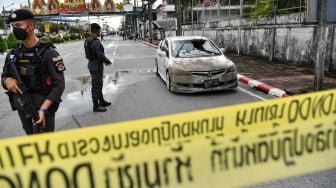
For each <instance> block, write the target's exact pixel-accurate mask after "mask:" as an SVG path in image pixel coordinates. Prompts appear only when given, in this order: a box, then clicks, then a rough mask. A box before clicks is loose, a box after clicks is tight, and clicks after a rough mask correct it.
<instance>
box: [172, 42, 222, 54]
mask: <svg viewBox="0 0 336 188" xmlns="http://www.w3.org/2000/svg"><path fill="white" fill-rule="evenodd" d="M172 55H173V56H174V57H205V56H216V55H221V53H220V51H219V50H218V48H217V47H216V46H215V45H214V44H213V43H212V42H210V41H209V40H179V41H174V42H173V44H172Z"/></svg>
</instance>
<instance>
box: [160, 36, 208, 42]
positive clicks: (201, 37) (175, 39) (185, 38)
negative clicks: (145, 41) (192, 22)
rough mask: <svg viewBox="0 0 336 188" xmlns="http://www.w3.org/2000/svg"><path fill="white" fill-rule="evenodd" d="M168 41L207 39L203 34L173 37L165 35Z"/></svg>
mask: <svg viewBox="0 0 336 188" xmlns="http://www.w3.org/2000/svg"><path fill="white" fill-rule="evenodd" d="M167 39H168V40H170V41H179V40H209V39H208V38H206V37H203V36H175V37H167Z"/></svg>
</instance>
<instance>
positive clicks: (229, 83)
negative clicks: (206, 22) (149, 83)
mask: <svg viewBox="0 0 336 188" xmlns="http://www.w3.org/2000/svg"><path fill="white" fill-rule="evenodd" d="M155 65H156V71H157V74H158V75H159V76H160V77H161V78H162V79H163V80H164V82H165V83H166V85H167V88H168V89H169V90H170V91H175V92H184V93H194V92H203V91H215V90H225V89H235V88H237V87H238V80H237V69H236V66H235V64H234V63H233V62H232V61H231V60H230V59H228V58H226V57H225V56H224V54H223V52H222V51H221V50H220V49H219V48H218V47H217V46H216V45H215V44H214V43H213V42H212V41H211V40H209V39H207V38H205V37H196V36H189V37H188V36H181V37H167V38H165V39H164V40H162V41H161V42H160V44H159V47H158V49H157V51H156V59H155Z"/></svg>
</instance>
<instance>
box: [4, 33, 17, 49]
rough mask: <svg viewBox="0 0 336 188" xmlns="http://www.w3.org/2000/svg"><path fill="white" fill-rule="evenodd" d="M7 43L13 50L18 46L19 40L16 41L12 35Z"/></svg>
mask: <svg viewBox="0 0 336 188" xmlns="http://www.w3.org/2000/svg"><path fill="white" fill-rule="evenodd" d="M6 43H7V46H8V48H9V49H11V48H14V47H15V46H16V45H17V43H18V40H17V39H16V37H15V36H14V34H13V33H10V34H9V36H8V38H7V40H6Z"/></svg>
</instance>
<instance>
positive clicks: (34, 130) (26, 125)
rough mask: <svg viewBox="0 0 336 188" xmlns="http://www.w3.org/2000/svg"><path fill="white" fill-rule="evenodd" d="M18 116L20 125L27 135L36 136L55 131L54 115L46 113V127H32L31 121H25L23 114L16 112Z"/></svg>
mask: <svg viewBox="0 0 336 188" xmlns="http://www.w3.org/2000/svg"><path fill="white" fill-rule="evenodd" d="M18 114H19V117H20V120H21V123H22V127H23V129H24V130H25V132H26V134H27V135H30V134H38V133H43V132H53V131H55V113H50V112H47V113H46V125H45V126H42V125H36V126H34V125H33V122H32V119H27V118H26V117H25V116H24V112H23V111H20V110H18Z"/></svg>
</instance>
